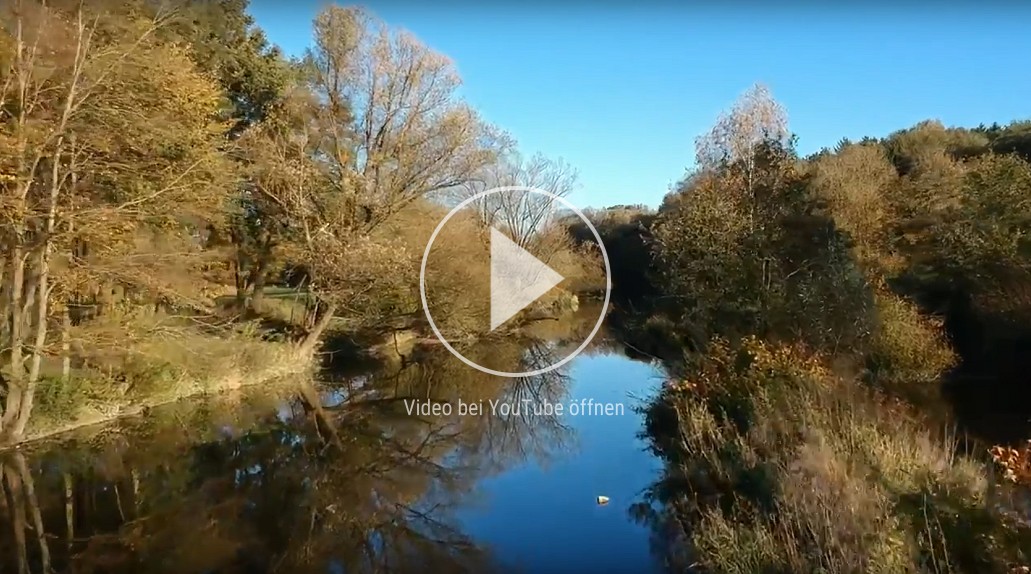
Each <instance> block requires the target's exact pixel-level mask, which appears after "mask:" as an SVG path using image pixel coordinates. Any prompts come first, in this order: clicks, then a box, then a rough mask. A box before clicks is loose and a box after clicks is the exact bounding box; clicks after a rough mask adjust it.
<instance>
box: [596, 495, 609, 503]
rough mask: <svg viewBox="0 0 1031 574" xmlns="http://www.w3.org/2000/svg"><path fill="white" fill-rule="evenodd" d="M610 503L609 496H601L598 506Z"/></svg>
mask: <svg viewBox="0 0 1031 574" xmlns="http://www.w3.org/2000/svg"><path fill="white" fill-rule="evenodd" d="M608 503H609V497H607V496H599V497H598V504H608Z"/></svg>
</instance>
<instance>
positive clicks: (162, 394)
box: [21, 329, 313, 443]
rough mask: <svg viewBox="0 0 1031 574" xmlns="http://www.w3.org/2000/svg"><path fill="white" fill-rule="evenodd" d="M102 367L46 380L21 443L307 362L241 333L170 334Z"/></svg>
mask: <svg viewBox="0 0 1031 574" xmlns="http://www.w3.org/2000/svg"><path fill="white" fill-rule="evenodd" d="M103 364H104V366H102V367H98V364H97V363H94V364H93V365H91V366H90V367H89V368H82V369H78V370H76V371H74V372H73V373H72V376H71V377H70V378H69V379H68V380H67V381H65V380H63V379H62V378H61V377H60V376H57V375H56V374H52V373H48V376H45V377H44V378H43V379H42V380H41V381H40V383H39V387H38V390H37V392H38V394H37V403H36V407H35V410H34V412H33V417H32V419H31V421H30V424H29V426H28V429H27V432H26V435H25V438H24V440H23V441H21V442H22V443H24V442H30V441H35V440H39V439H42V438H46V437H52V436H55V435H58V434H61V433H65V432H68V431H71V430H75V429H78V428H82V427H86V426H90V425H97V424H101V423H106V422H110V421H112V420H115V419H118V418H121V417H125V416H131V415H136V414H140V413H143V412H145V411H146V410H147V409H149V408H151V407H155V406H158V405H164V404H168V403H173V402H176V401H180V400H183V399H186V398H190V397H196V396H201V395H210V394H218V393H223V392H226V391H232V390H237V389H240V388H243V387H248V386H253V385H258V384H266V383H272V382H274V381H277V380H285V379H288V378H289V377H290V376H291V375H297V374H304V373H306V372H307V371H308V370H309V369H311V368H312V366H313V365H312V358H311V357H310V356H309V357H304V356H302V355H300V354H298V353H297V352H296V346H295V345H294V344H292V343H287V342H273V341H266V340H262V339H261V338H260V337H257V336H256V335H254V334H252V333H249V332H247V329H238V330H234V331H226V332H222V333H220V334H212V333H204V332H202V331H199V330H177V331H171V332H169V333H167V334H166V336H164V337H151V338H148V339H146V340H142V341H137V342H135V343H134V344H131V345H129V346H128V347H127V348H126V349H122V350H121V352H119V353H118V354H117V356H114V357H108V358H107V361H105V362H104V363H103Z"/></svg>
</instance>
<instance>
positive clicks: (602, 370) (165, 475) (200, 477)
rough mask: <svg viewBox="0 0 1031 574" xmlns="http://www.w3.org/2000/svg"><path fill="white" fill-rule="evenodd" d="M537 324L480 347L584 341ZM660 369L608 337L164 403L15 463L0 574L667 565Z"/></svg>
mask: <svg viewBox="0 0 1031 574" xmlns="http://www.w3.org/2000/svg"><path fill="white" fill-rule="evenodd" d="M542 330H543V332H544V333H543V334H542V335H541V337H542V338H540V339H537V340H532V341H531V340H527V341H521V342H514V341H513V342H508V343H505V344H493V345H488V346H484V348H479V349H473V350H470V355H471V356H477V353H479V355H478V356H489V357H490V358H491V359H492V360H493V361H495V364H498V365H507V366H509V367H511V366H513V365H515V364H521V365H523V366H524V367H535V366H540V365H542V364H543V363H545V362H550V358H553V357H555V356H558V355H561V354H564V353H565V352H566V351H567V350H569V349H570V348H572V347H575V346H576V344H578V343H579V339H577V337H578V336H581V335H582V334H583V329H582V328H576V329H572V330H571V331H570V330H564V329H563V328H561V326H544V327H543V328H542ZM506 357H507V358H508V359H506ZM474 360H475V359H474ZM511 370H514V369H511ZM661 378H662V377H661V373H660V371H659V369H658V368H657V367H654V366H652V365H651V364H649V363H646V362H640V361H635V360H631V359H630V358H628V357H627V356H626V355H625V354H624V353H623V352H622V348H621V346H620V345H618V344H616V343H615V342H614V341H612V340H611V339H610V338H609V337H608V335H607V334H606V333H604V332H603V333H601V334H599V336H598V337H597V338H596V340H595V342H594V343H593V344H592V345H591V346H590V347H589V348H588V349H587V350H586V351H585V352H584V353H583V354H581V355H580V356H578V357H577V358H576V359H575V360H573V361H571V362H570V363H569V364H568V365H566V366H565V367H564V368H562V369H560V370H559V371H556V372H552V373H549V374H546V375H542V376H538V377H533V378H529V379H502V378H498V377H492V376H488V375H484V374H481V373H479V372H478V371H474V370H473V369H471V368H469V367H467V366H466V365H464V364H462V363H460V362H459V361H458V360H457V359H456V358H454V357H452V356H450V355H449V354H448V353H446V352H445V351H443V350H441V351H440V352H433V353H431V354H430V355H429V356H427V357H424V358H423V359H422V360H420V361H419V362H418V363H415V364H409V365H407V366H404V367H401V366H397V365H393V366H386V367H380V368H378V369H376V370H372V371H366V372H358V373H351V374H346V375H344V374H337V375H335V376H327V377H325V380H320V381H319V382H318V383H310V382H307V381H304V382H302V384H304V385H305V387H304V388H306V389H309V391H310V394H309V395H308V396H309V397H311V396H316V395H317V396H318V397H319V399H318V400H317V401H312V400H308V401H307V402H306V401H303V400H301V399H299V398H298V396H299V395H298V393H297V392H296V388H297V387H296V383H294V382H290V383H288V384H283V385H276V386H274V387H273V388H263V389H255V390H249V391H241V392H237V393H236V394H231V395H226V396H222V397H219V398H217V399H214V400H212V399H207V400H198V401H192V402H184V403H179V404H175V405H170V406H168V407H163V408H160V409H155V410H154V411H152V412H151V413H149V414H148V415H147V416H145V417H141V418H138V419H134V420H127V421H122V422H120V423H118V424H113V425H108V426H107V427H104V428H102V429H99V430H98V429H93V430H92V431H90V432H89V433H81V434H80V435H77V436H72V437H68V438H65V439H64V440H62V441H61V442H59V443H49V444H43V445H36V446H33V447H31V448H28V449H24V450H23V451H21V452H20V453H18V454H14V455H8V457H7V459H5V460H4V463H5V468H6V473H7V475H8V477H9V478H8V487H7V491H8V496H7V497H6V499H5V501H4V502H3V508H0V513H2V516H3V517H4V519H5V522H6V524H5V528H4V529H3V532H4V534H3V537H2V541H3V542H2V544H3V545H2V546H0V552H2V554H0V556H2V558H3V561H4V562H3V567H4V568H3V570H2V571H4V572H8V571H10V572H18V571H19V569H18V563H19V562H21V561H23V560H24V563H26V564H28V566H29V570H28V572H33V573H35V572H43V562H47V563H48V564H49V567H50V568H51V569H52V570H53V571H54V572H77V573H86V572H95V573H100V572H105V573H123V572H125V573H148V572H155V573H164V572H169V573H171V572H176V573H216V572H217V573H229V572H233V573H236V572H273V571H274V572H329V573H344V572H347V573H351V572H388V571H390V572H422V571H432V572H534V573H537V572H541V573H547V572H566V573H571V572H594V573H604V572H640V573H647V572H653V571H655V572H657V571H659V570H660V559H659V557H658V556H657V555H656V552H657V551H653V549H654V547H653V544H652V537H653V535H652V533H651V531H650V530H649V529H648V527H647V526H645V525H643V524H640V523H639V522H638V521H636V520H635V519H634V513H633V512H632V511H631V510H632V508H633V507H634V506H635V505H636V504H639V503H642V501H643V499H644V496H643V495H644V492H643V491H644V490H645V489H646V488H647V487H648V486H650V484H651V483H652V482H653V481H654V480H655V478H656V476H657V473H658V472H659V470H660V468H661V463H660V462H659V461H658V460H657V459H656V458H654V457H653V456H652V455H651V454H650V453H649V452H647V450H646V446H645V443H644V441H643V440H642V439H641V438H639V436H638V435H639V433H640V432H641V430H642V421H641V417H640V415H639V414H638V412H637V409H636V407H638V406H639V405H641V404H642V401H643V400H645V399H646V398H648V397H649V396H650V394H651V393H653V392H654V391H655V389H656V388H657V387H658V385H659V384H660V382H661ZM316 404H317V408H314V407H313V405H316ZM433 405H436V406H435V407H434V406H433ZM442 405H450V408H447V407H444V406H442ZM470 405H477V406H479V412H476V411H475V410H471V409H470ZM419 410H424V411H425V410H429V411H431V412H430V414H429V416H424V415H420V414H419V413H418V412H417V411H419ZM445 411H449V412H445ZM459 411H461V412H459ZM12 484H13V487H12V486H11V485H12ZM599 496H604V497H608V503H607V504H599V501H598V498H597V497H599ZM21 508H27V509H28V511H27V512H24V513H22V512H20V509H21ZM37 510H38V512H39V514H38V520H39V522H40V523H42V525H43V530H44V531H45V532H46V536H45V537H43V538H42V540H40V539H39V538H38V537H37V535H36V529H35V528H33V525H34V524H35V523H36V514H35V513H36V511H37Z"/></svg>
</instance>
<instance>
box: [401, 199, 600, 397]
mask: <svg viewBox="0 0 1031 574" xmlns="http://www.w3.org/2000/svg"><path fill="white" fill-rule="evenodd" d="M512 192H523V193H527V192H529V193H537V194H541V195H546V196H548V197H550V198H551V199H553V200H555V201H558V202H559V203H561V204H562V205H564V206H565V207H567V208H568V209H569V210H570V211H572V212H573V213H575V214H576V216H577V217H579V218H580V220H581V221H583V222H584V224H585V225H587V228H588V229H590V230H591V235H593V236H594V239H595V241H597V242H598V248H599V249H600V250H601V258H602V261H603V262H604V263H605V300H604V302H603V303H602V306H601V312H600V313H599V315H598V320H597V322H595V324H594V328H593V329H591V334H590V335H588V336H587V338H586V339H584V341H583V342H582V343H580V346H579V347H577V348H576V350H574V351H573V352H572V353H570V354H569V355H567V356H566V357H564V358H563V359H562V360H560V361H558V362H556V363H553V364H551V365H549V366H547V367H542V368H540V369H534V370H532V371H524V372H508V371H498V370H495V369H490V368H487V367H484V366H483V365H479V364H477V363H475V362H474V361H471V360H470V359H468V358H467V357H466V356H465V355H463V354H462V353H459V352H458V350H457V349H455V348H454V347H452V346H451V343H449V342H448V341H447V339H446V338H444V336H443V335H442V334H441V332H440V329H439V328H438V327H437V323H436V322H435V321H434V320H433V314H432V313H430V306H429V301H428V300H427V297H426V263H427V261H428V260H429V256H430V250H431V249H432V248H433V243H434V242H435V241H436V240H437V235H439V234H440V231H441V230H442V229H443V228H444V226H445V225H447V222H448V221H450V220H451V218H452V217H454V215H455V214H456V213H458V212H459V211H461V210H462V209H465V208H466V207H467V206H469V204H471V203H473V202H474V201H477V200H479V199H482V198H484V197H487V196H488V195H493V194H496V193H512ZM419 296H420V298H421V299H422V310H423V313H424V314H425V315H426V320H427V321H429V324H430V329H431V330H432V331H433V334H434V336H436V337H437V340H438V341H440V342H441V344H443V345H444V347H445V348H446V349H447V350H448V351H449V352H450V353H451V354H452V355H454V356H455V357H457V358H458V359H459V360H460V361H462V362H463V363H465V364H466V365H469V366H470V367H472V368H474V369H476V370H478V371H480V372H483V373H487V374H489V375H495V376H498V377H508V378H522V377H534V376H537V375H543V374H545V373H549V372H551V371H554V370H555V369H558V368H559V367H561V366H563V365H565V364H566V363H568V362H569V361H572V360H573V359H575V358H576V356H577V355H579V354H580V353H581V352H583V350H584V349H586V348H587V345H589V344H591V341H592V340H593V339H594V337H595V335H597V334H598V331H600V330H601V326H602V323H604V322H605V315H606V314H607V312H608V308H609V300H610V299H611V297H612V272H611V267H610V265H609V254H608V252H607V251H606V250H605V244H604V243H603V242H602V240H601V234H599V233H598V230H597V229H595V228H594V224H592V223H591V222H590V220H589V219H587V216H585V215H584V214H583V212H582V211H580V209H579V208H577V207H576V206H575V205H573V204H572V203H571V202H570V201H569V200H568V199H566V198H564V197H562V196H560V195H557V194H554V193H551V192H550V191H545V190H543V189H539V188H536V187H527V186H521V185H508V186H502V187H495V188H491V189H488V190H485V191H481V192H479V193H477V194H475V195H472V196H470V197H468V198H466V199H464V200H462V202H461V203H459V204H458V205H456V206H455V207H454V208H453V209H452V210H451V211H449V212H448V214H447V215H445V216H444V218H443V219H441V220H440V223H438V224H437V227H436V228H435V229H434V230H433V233H432V234H431V235H430V239H429V241H427V242H426V249H425V251H423V254H422V264H421V265H420V267H419Z"/></svg>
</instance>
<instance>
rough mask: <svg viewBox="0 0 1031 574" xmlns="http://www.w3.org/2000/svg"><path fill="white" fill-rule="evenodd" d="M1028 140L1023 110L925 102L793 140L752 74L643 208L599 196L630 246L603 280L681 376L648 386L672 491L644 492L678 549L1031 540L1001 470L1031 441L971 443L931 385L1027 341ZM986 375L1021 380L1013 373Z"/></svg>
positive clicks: (837, 565) (743, 558) (700, 556)
mask: <svg viewBox="0 0 1031 574" xmlns="http://www.w3.org/2000/svg"><path fill="white" fill-rule="evenodd" d="M1029 143H1031V123H1028V122H1015V123H1013V124H1011V125H1009V126H1006V127H1000V126H998V125H993V126H991V127H985V126H979V127H977V128H973V129H964V128H948V127H945V126H944V125H942V124H941V123H940V122H937V121H926V122H922V123H919V124H917V125H916V126H913V127H912V128H908V129H905V130H901V131H898V132H896V133H893V134H890V135H888V136H887V137H884V138H880V139H874V138H866V139H864V140H863V141H860V142H850V141H847V140H844V141H842V142H840V143H839V144H838V145H837V146H836V147H835V148H834V149H826V150H823V151H821V152H820V153H817V154H814V155H812V156H810V157H800V156H799V155H798V153H797V152H796V150H795V138H794V137H793V136H792V134H791V133H790V131H789V130H788V126H787V118H786V114H785V112H784V110H783V109H782V108H781V107H780V106H779V105H778V104H777V103H776V102H775V101H774V100H773V99H772V97H771V96H770V94H769V93H768V92H767V91H766V89H765V88H763V87H762V86H756V87H755V88H753V89H752V90H750V91H749V92H747V93H746V94H745V95H744V96H743V97H742V99H741V100H740V101H738V102H737V103H736V104H735V106H734V107H733V108H732V109H730V110H729V111H728V112H727V113H726V114H724V115H723V116H721V117H720V118H719V120H718V121H717V123H716V125H715V126H714V127H713V129H712V130H711V132H709V133H707V134H704V135H703V136H701V137H699V138H698V140H697V157H696V162H695V168H694V169H693V170H692V171H691V172H690V173H689V174H688V175H687V176H686V177H685V178H684V179H683V180H682V181H681V182H680V183H679V184H678V185H677V186H675V189H673V190H672V191H671V192H670V193H669V194H668V195H667V196H666V198H665V199H664V201H663V203H662V206H661V207H660V208H659V210H658V212H657V213H652V212H650V211H648V210H629V211H628V210H627V209H626V208H625V207H621V208H619V209H614V210H610V211H606V212H602V213H600V214H597V215H596V216H595V217H596V220H597V221H598V223H599V226H600V227H601V228H602V229H603V230H604V233H605V235H606V243H607V244H609V245H610V250H611V249H612V248H613V247H615V249H616V253H617V255H616V256H615V257H614V259H616V258H620V257H625V259H624V260H623V261H621V262H619V263H614V267H615V268H619V269H622V270H623V272H624V276H623V277H617V278H616V279H615V280H614V285H615V286H616V288H617V289H622V290H623V292H622V293H621V299H622V300H623V302H624V303H623V304H624V306H626V307H627V308H628V309H631V310H636V311H638V312H637V313H633V312H630V313H628V314H627V315H629V317H628V318H625V319H624V322H625V323H626V331H627V333H628V337H631V338H637V339H638V340H640V341H642V342H641V343H640V344H639V345H638V346H645V345H646V344H647V343H648V341H649V340H652V341H653V340H655V339H665V340H666V341H667V344H665V345H657V344H653V345H652V347H650V348H651V349H654V350H656V351H661V352H662V354H663V357H664V358H665V359H666V363H667V365H668V366H669V367H670V369H671V371H672V372H673V374H674V377H673V380H672V381H671V382H670V383H669V384H668V385H667V386H666V388H665V389H664V390H663V391H662V393H661V395H660V396H659V397H658V398H657V399H656V400H655V402H654V403H653V404H652V406H651V407H650V408H649V409H648V410H647V418H648V425H649V434H650V435H651V437H652V443H653V446H654V448H655V450H656V452H658V453H659V454H660V455H661V456H663V457H664V458H665V459H666V460H667V462H668V465H667V471H666V475H665V477H664V478H663V479H662V480H661V481H660V482H659V483H658V484H656V486H655V489H654V495H655V496H656V497H657V498H658V500H659V501H660V502H662V503H663V504H662V508H663V509H664V511H663V512H659V513H658V514H656V513H652V512H650V511H649V510H648V509H642V511H643V514H644V515H645V516H646V517H650V519H651V520H652V521H653V522H654V523H655V524H656V525H657V526H660V527H662V528H663V533H664V534H665V535H669V533H670V532H671V531H672V532H673V533H674V535H675V536H676V537H677V540H678V542H676V543H674V544H673V548H674V549H675V550H677V551H678V552H677V554H678V555H677V556H675V558H676V559H677V562H678V564H680V565H681V566H683V567H685V568H687V569H688V570H690V569H692V567H688V565H690V564H694V565H695V566H704V567H705V568H706V570H709V571H718V572H742V573H744V572H816V571H826V572H1010V571H1011V569H1013V570H1012V571H1014V572H1015V571H1019V568H1020V567H1023V566H1025V565H1027V564H1028V563H1029V562H1031V556H1029V555H1028V549H1029V548H1031V524H1029V522H1028V518H1027V516H1028V515H1027V512H1028V507H1027V506H1026V502H1021V501H1022V500H1025V499H1023V498H1021V497H1023V496H1025V495H1024V494H1023V493H1024V491H1023V490H1022V489H1021V488H1015V489H1014V488H1012V487H1011V485H1012V483H1018V484H1019V483H1020V482H1021V481H1026V480H1027V477H1028V476H1031V473H1029V472H1028V471H1029V469H1031V467H1029V466H1028V464H1029V461H1031V456H1029V453H1028V452H1026V451H1021V450H1020V449H1015V450H1014V449H1008V448H1004V447H997V448H995V449H993V450H992V453H991V454H992V455H993V457H994V460H992V457H989V456H988V453H987V452H985V451H986V450H987V448H986V447H987V445H985V447H984V448H982V449H978V450H977V451H976V452H973V453H971V452H969V451H967V452H964V451H963V449H960V448H959V447H958V445H956V444H953V443H952V442H950V441H949V440H943V438H942V437H941V436H940V435H941V433H940V432H938V430H937V427H938V425H939V424H940V423H939V422H938V421H940V419H938V418H936V416H935V413H936V409H934V405H935V404H936V401H935V399H937V398H938V395H939V391H940V389H941V387H942V386H943V385H944V384H945V381H946V378H947V377H949V376H953V377H955V376H956V375H955V374H954V373H956V372H957V367H958V366H960V365H963V366H965V367H968V368H969V366H970V365H971V364H978V365H981V366H982V367H983V366H984V365H986V364H990V365H998V364H1000V363H1001V362H1002V361H1003V360H1005V361H1006V362H1007V364H1009V365H1013V364H1014V363H1020V362H1021V361H1026V354H1024V355H1022V354H1021V353H1020V352H1019V349H1020V348H1021V342H1022V341H1026V340H1028V339H1027V336H1028V334H1029V333H1031V322H1029V321H1028V317H1027V312H1028V310H1031V306H1029V301H1028V299H1027V296H1026V294H1027V293H1028V292H1029V291H1028V290H1029V289H1031V275H1029V274H1028V270H1029V268H1028V263H1027V262H1028V261H1029V259H1028V254H1029V253H1028V248H1029V247H1031V244H1029V243H1028V239H1027V236H1028V235H1027V234H1028V231H1029V225H1031V211H1029V204H1028V201H1027V197H1028V193H1029V192H1031V163H1028V161H1029V159H1031V156H1029V155H1028V150H1029V147H1028V145H1029ZM610 253H611V251H610ZM642 254H648V255H650V257H642V256H641V255H642ZM946 320H947V322H948V325H946ZM670 340H672V341H674V344H672V345H671V344H669V343H668V341H670ZM999 349H1006V350H1007V351H1008V352H1009V355H1008V356H1004V355H1003V354H1002V353H999V352H998V350H999ZM1014 349H1017V350H1018V351H1017V352H1016V353H1014ZM683 350H686V351H687V352H686V354H684V352H683ZM993 351H995V355H992V356H991V358H990V359H989V360H988V361H985V360H984V355H985V354H986V353H992V352H993ZM962 371H963V369H962V368H960V369H959V370H958V372H962ZM979 373H980V374H981V375H986V374H987V375H991V376H990V377H986V379H987V380H990V381H1000V380H1002V379H1003V378H1004V377H1002V373H1000V372H999V371H998V370H995V371H986V370H981V371H979ZM966 384H968V385H969V382H968V383H966ZM980 384H981V385H983V387H982V391H983V392H987V393H993V392H995V393H997V392H1001V391H1000V386H1003V387H1004V386H1005V385H1006V384H1009V385H1010V388H1009V389H1008V392H1010V394H1009V395H1007V396H1009V397H1013V396H1024V397H1026V396H1027V394H1026V392H1024V391H1026V389H1023V388H1013V385H1017V386H1019V385H1023V384H1024V381H1023V380H1022V379H1020V380H1018V382H1016V383H1014V382H1013V379H1007V380H1002V382H995V383H993V384H992V385H988V384H986V383H985V382H984V379H980ZM1024 429H1025V431H1026V430H1027V427H1026V425H1025V426H1024ZM1025 438H1026V435H1025ZM996 469H998V470H999V471H1001V472H1002V474H1003V477H1005V479H1007V480H1001V479H1000V478H996V476H995V472H994V471H995V470H996Z"/></svg>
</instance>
